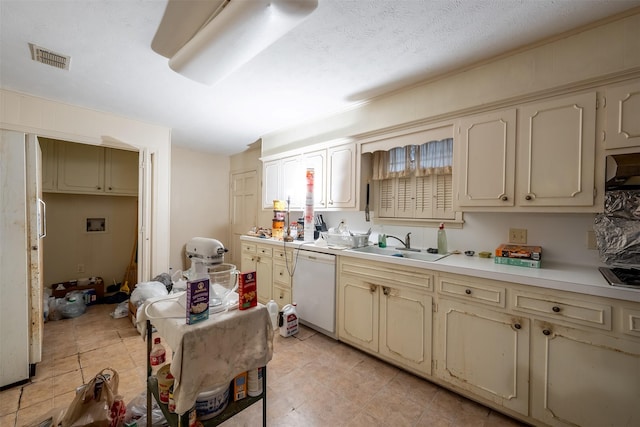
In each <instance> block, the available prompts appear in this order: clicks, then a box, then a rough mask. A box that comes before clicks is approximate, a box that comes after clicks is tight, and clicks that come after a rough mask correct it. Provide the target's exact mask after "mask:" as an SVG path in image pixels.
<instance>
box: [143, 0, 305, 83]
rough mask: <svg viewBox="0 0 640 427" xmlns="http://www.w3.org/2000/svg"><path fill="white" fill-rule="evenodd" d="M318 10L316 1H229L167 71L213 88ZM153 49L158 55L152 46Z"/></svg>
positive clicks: (172, 61) (170, 63)
mask: <svg viewBox="0 0 640 427" xmlns="http://www.w3.org/2000/svg"><path fill="white" fill-rule="evenodd" d="M171 3H172V2H171V1H170V2H169V4H168V5H167V10H166V11H165V17H163V22H162V24H161V28H159V30H158V33H157V34H156V37H155V38H154V42H155V41H156V39H157V38H158V35H159V33H160V32H161V30H162V25H163V24H164V23H165V20H166V19H167V17H166V14H167V13H169V12H170V9H169V6H170V5H171ZM186 3H187V2H184V3H182V5H183V6H186ZM317 7H318V0H230V1H229V2H228V4H227V5H226V6H224V8H222V10H220V11H216V13H217V14H216V15H215V16H214V17H213V19H211V20H209V21H208V22H207V23H205V24H204V26H202V28H200V29H199V30H197V32H195V34H194V36H193V37H192V38H191V39H190V40H189V41H187V42H186V43H185V44H184V45H183V46H182V47H181V48H179V49H178V50H177V52H175V54H173V56H171V57H170V59H169V67H170V68H171V69H172V70H174V71H176V72H177V73H180V74H182V75H184V76H185V77H188V78H189V79H192V80H195V81H198V82H201V83H205V84H209V85H212V84H214V83H216V82H219V81H220V80H222V79H224V78H225V77H227V76H228V75H229V74H231V73H233V72H234V71H236V70H237V69H238V68H240V67H241V66H242V65H244V64H246V63H247V62H249V61H250V60H251V59H252V58H254V57H255V56H256V55H258V54H259V53H260V52H262V51H263V50H265V49H266V48H267V47H269V46H270V45H271V44H272V43H274V42H275V41H277V40H278V39H280V38H281V37H282V36H284V35H285V34H287V33H288V32H289V31H291V30H293V29H294V28H295V27H296V26H298V25H299V24H301V23H302V21H304V20H305V19H306V18H307V17H308V16H309V15H310V14H311V12H313V11H314V10H315V9H316V8H317ZM196 25H197V24H196ZM152 47H153V48H154V50H155V51H156V52H159V50H158V49H156V47H154V46H153V43H152ZM159 53H160V52H159Z"/></svg>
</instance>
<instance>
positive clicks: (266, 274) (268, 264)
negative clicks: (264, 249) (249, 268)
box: [256, 255, 273, 304]
mask: <svg viewBox="0 0 640 427" xmlns="http://www.w3.org/2000/svg"><path fill="white" fill-rule="evenodd" d="M256 282H257V287H258V301H259V302H261V303H262V304H266V303H268V302H269V300H270V299H271V295H272V292H271V288H272V287H273V265H272V261H271V258H267V257H265V256H260V255H258V256H257V257H256Z"/></svg>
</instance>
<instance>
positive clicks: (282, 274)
mask: <svg viewBox="0 0 640 427" xmlns="http://www.w3.org/2000/svg"><path fill="white" fill-rule="evenodd" d="M290 268H291V267H290ZM273 283H274V284H276V283H277V284H279V285H282V286H283V287H287V288H291V276H290V275H289V270H288V269H287V266H286V264H285V263H279V262H278V263H276V262H274V263H273Z"/></svg>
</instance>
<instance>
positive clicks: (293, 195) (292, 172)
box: [262, 155, 305, 209]
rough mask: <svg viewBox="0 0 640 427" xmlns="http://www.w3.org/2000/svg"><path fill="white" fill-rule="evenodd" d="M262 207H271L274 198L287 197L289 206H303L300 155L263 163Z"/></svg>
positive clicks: (283, 198)
mask: <svg viewBox="0 0 640 427" xmlns="http://www.w3.org/2000/svg"><path fill="white" fill-rule="evenodd" d="M263 169H264V170H263V197H262V207H263V208H265V209H268V208H271V209H273V201H274V200H284V201H286V200H287V199H289V202H290V204H291V208H296V209H299V208H301V207H303V206H304V185H305V183H304V172H303V170H302V164H301V156H300V155H295V156H287V157H283V158H281V159H274V160H269V161H265V162H264V164H263Z"/></svg>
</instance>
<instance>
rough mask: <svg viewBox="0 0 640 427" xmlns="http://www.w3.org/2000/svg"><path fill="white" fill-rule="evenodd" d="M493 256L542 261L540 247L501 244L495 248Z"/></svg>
mask: <svg viewBox="0 0 640 427" xmlns="http://www.w3.org/2000/svg"><path fill="white" fill-rule="evenodd" d="M495 256H497V257H503V258H519V259H532V260H535V261H539V260H541V259H542V247H540V246H527V245H510V244H506V243H503V244H501V245H500V246H498V247H497V248H496V253H495Z"/></svg>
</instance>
